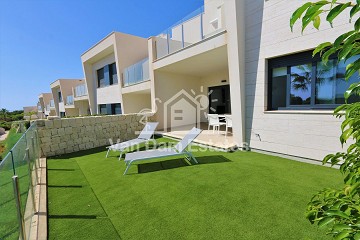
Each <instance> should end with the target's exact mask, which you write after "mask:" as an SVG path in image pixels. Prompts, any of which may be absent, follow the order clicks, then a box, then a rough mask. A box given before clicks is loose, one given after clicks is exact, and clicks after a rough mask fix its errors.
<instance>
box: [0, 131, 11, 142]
mask: <svg viewBox="0 0 360 240" xmlns="http://www.w3.org/2000/svg"><path fill="white" fill-rule="evenodd" d="M8 134H9V131H5V134H3V135H0V141H3V140H5V139H6V137H7V135H8Z"/></svg>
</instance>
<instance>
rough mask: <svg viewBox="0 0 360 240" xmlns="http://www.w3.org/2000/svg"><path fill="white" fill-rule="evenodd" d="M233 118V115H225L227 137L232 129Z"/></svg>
mask: <svg viewBox="0 0 360 240" xmlns="http://www.w3.org/2000/svg"><path fill="white" fill-rule="evenodd" d="M232 126H233V125H232V117H231V115H225V137H226V136H227V134H228V129H229V128H231V129H232Z"/></svg>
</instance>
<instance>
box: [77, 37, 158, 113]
mask: <svg viewBox="0 0 360 240" xmlns="http://www.w3.org/2000/svg"><path fill="white" fill-rule="evenodd" d="M147 47H148V43H147V39H145V38H141V37H137V36H132V35H129V34H124V33H120V32H112V33H110V34H109V35H108V36H106V37H105V38H104V39H102V40H101V41H100V42H98V43H97V44H95V45H94V46H93V47H91V48H90V49H89V50H87V51H86V52H85V53H83V54H82V55H81V61H82V64H83V70H84V75H85V81H86V86H87V89H88V96H89V106H90V112H91V114H93V115H94V114H122V113H137V112H139V111H140V110H142V109H143V107H144V106H145V107H147V108H150V107H151V103H150V102H151V97H150V82H149V62H148V48H147Z"/></svg>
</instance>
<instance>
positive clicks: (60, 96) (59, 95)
mask: <svg viewBox="0 0 360 240" xmlns="http://www.w3.org/2000/svg"><path fill="white" fill-rule="evenodd" d="M58 100H59V103H61V102H62V101H63V99H62V95H61V91H58Z"/></svg>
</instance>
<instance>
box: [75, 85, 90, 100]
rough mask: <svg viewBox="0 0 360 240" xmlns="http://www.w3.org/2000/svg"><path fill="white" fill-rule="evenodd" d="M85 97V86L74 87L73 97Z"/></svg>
mask: <svg viewBox="0 0 360 240" xmlns="http://www.w3.org/2000/svg"><path fill="white" fill-rule="evenodd" d="M87 95H88V91H87V87H86V85H85V84H82V85H79V86H77V87H75V97H82V96H87Z"/></svg>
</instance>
